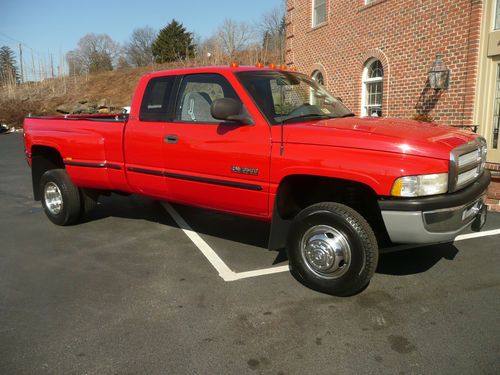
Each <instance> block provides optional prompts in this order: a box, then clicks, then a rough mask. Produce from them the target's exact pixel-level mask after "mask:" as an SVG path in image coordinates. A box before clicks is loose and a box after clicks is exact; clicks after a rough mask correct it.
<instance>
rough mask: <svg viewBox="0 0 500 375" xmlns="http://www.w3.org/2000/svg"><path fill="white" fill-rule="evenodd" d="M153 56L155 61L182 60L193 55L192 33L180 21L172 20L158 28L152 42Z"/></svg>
mask: <svg viewBox="0 0 500 375" xmlns="http://www.w3.org/2000/svg"><path fill="white" fill-rule="evenodd" d="M152 50H153V56H154V58H155V60H156V62H157V63H164V62H169V61H176V60H183V59H186V58H189V57H193V56H194V44H193V35H192V33H190V32H187V31H186V28H185V27H184V26H182V23H179V22H177V21H176V20H175V19H174V20H172V22H170V23H169V24H168V25H167V26H166V27H164V28H163V29H161V30H160V32H159V34H158V37H157V38H156V40H155V41H154V43H153V48H152Z"/></svg>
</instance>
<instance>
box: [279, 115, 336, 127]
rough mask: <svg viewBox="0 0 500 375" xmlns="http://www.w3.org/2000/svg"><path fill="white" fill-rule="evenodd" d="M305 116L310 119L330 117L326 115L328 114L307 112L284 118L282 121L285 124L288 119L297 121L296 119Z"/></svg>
mask: <svg viewBox="0 0 500 375" xmlns="http://www.w3.org/2000/svg"><path fill="white" fill-rule="evenodd" d="M306 118H312V119H325V118H332V116H328V115H319V114H317V113H309V114H307V115H300V116H294V117H289V118H287V119H284V120H283V121H282V122H283V123H284V124H285V123H288V122H290V121H297V120H303V119H306Z"/></svg>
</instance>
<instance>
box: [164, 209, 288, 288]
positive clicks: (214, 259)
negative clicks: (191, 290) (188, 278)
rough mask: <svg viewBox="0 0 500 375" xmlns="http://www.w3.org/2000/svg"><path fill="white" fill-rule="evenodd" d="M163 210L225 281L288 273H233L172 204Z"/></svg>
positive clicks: (276, 269)
mask: <svg viewBox="0 0 500 375" xmlns="http://www.w3.org/2000/svg"><path fill="white" fill-rule="evenodd" d="M161 204H162V206H163V208H165V210H167V212H168V213H169V214H170V216H172V219H174V221H175V222H176V223H177V225H178V226H179V228H181V229H182V231H183V232H184V233H185V234H186V235H187V236H188V237H189V239H190V240H191V241H193V243H194V244H195V245H196V247H197V248H198V249H199V250H200V251H201V252H202V254H203V255H205V258H207V259H208V261H209V262H210V264H211V265H212V266H213V267H214V268H215V269H216V270H217V272H218V273H219V276H220V277H222V279H223V280H224V281H235V280H240V279H246V278H249V277H255V276H262V275H269V274H272V273H278V272H286V271H288V270H289V267H288V266H279V267H271V268H264V269H260V270H254V271H246V272H234V271H232V270H231V269H230V268H229V267H228V266H227V265H226V263H224V261H223V260H222V259H221V258H220V257H219V256H218V255H217V253H216V252H215V251H214V250H213V249H212V248H211V247H210V245H209V244H207V243H206V242H205V240H204V239H203V238H201V237H200V235H199V234H198V233H196V232H195V231H194V230H193V229H192V228H191V227H190V226H189V225H188V223H186V221H185V220H184V219H183V218H182V216H181V215H179V213H178V212H177V211H176V210H175V209H174V208H173V207H172V205H171V204H170V203H167V202H161Z"/></svg>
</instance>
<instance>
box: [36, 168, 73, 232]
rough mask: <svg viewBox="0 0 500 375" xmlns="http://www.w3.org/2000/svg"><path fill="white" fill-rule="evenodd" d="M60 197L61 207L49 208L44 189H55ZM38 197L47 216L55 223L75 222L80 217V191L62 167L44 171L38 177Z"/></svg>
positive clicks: (69, 223) (68, 223)
mask: <svg viewBox="0 0 500 375" xmlns="http://www.w3.org/2000/svg"><path fill="white" fill-rule="evenodd" d="M54 185H55V186H56V187H57V189H58V192H57V193H56V194H59V196H60V197H61V199H62V207H60V209H59V210H55V209H54V208H52V209H51V208H49V203H48V199H49V198H48V197H47V195H46V191H50V190H49V189H51V190H52V191H57V189H55V187H54ZM40 189H41V191H40V197H41V198H42V206H43V209H44V211H45V214H46V215H47V217H48V218H49V219H50V221H52V222H53V223H54V224H57V225H71V224H75V223H76V222H77V221H78V220H79V219H80V212H81V201H80V192H79V190H78V188H77V187H76V186H75V184H73V182H72V181H71V179H70V178H69V176H68V174H67V173H66V171H65V170H64V169H52V170H50V171H47V172H45V173H44V174H43V175H42V178H41V179H40Z"/></svg>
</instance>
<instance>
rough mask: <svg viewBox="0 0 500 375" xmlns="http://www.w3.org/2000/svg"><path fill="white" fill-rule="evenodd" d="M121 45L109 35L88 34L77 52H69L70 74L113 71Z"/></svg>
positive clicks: (80, 42)
mask: <svg viewBox="0 0 500 375" xmlns="http://www.w3.org/2000/svg"><path fill="white" fill-rule="evenodd" d="M119 53H120V45H119V44H118V43H116V42H115V41H114V40H113V39H111V37H110V36H109V35H107V34H94V33H91V34H87V35H85V36H84V37H83V38H81V39H80V41H79V42H78V48H77V49H76V50H73V51H70V52H68V54H67V55H66V60H67V62H68V66H69V67H70V73H76V74H82V73H94V72H102V71H106V70H113V66H114V65H115V62H116V59H117V58H118V56H119Z"/></svg>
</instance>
